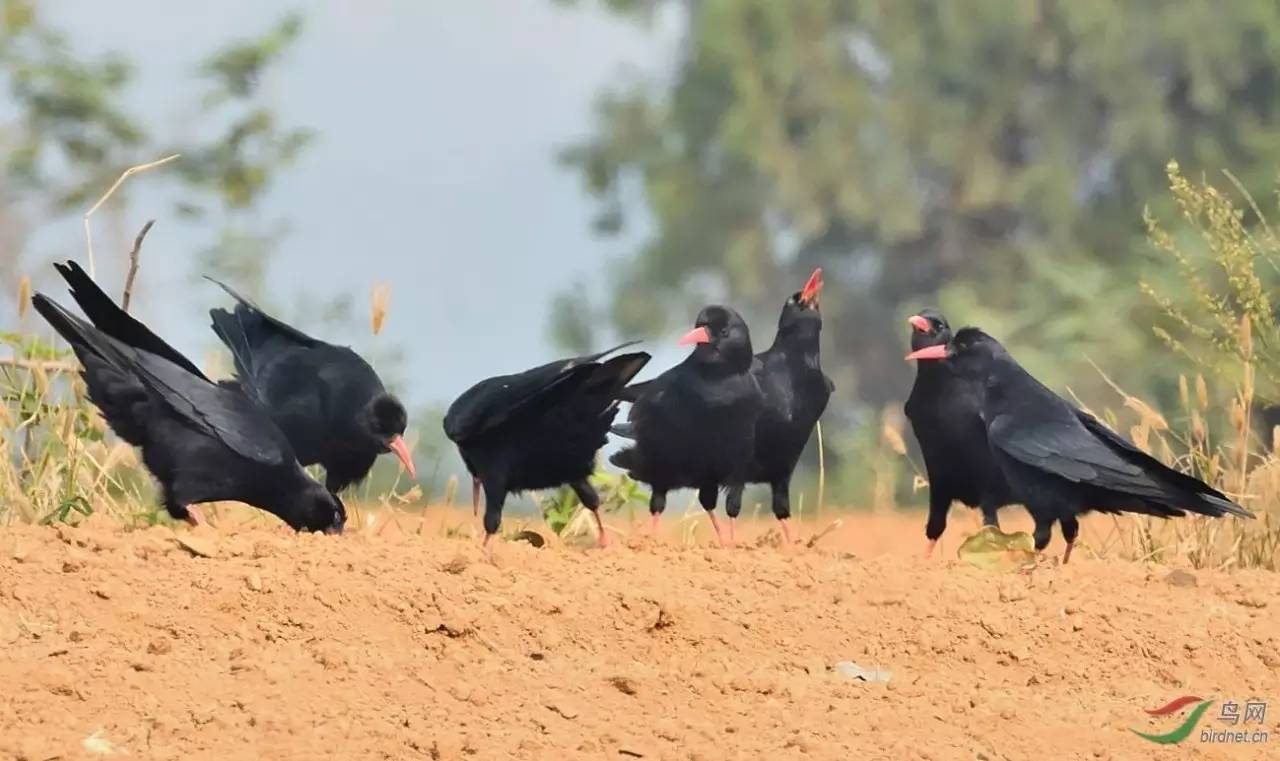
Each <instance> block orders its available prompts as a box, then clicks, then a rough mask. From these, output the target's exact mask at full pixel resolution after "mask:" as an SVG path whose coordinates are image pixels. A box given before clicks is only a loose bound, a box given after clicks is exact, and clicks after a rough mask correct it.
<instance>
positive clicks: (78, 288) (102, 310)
mask: <svg viewBox="0 0 1280 761" xmlns="http://www.w3.org/2000/svg"><path fill="white" fill-rule="evenodd" d="M53 267H54V269H56V270H58V273H59V274H60V275H62V279H63V280H66V281H67V285H68V286H70V287H71V297H72V298H74V299H75V300H76V303H77V304H79V305H80V309H81V310H83V311H84V313H85V314H86V315H87V316H88V317H89V321H90V322H92V323H93V326H94V327H96V328H97V329H98V330H101V331H102V332H103V333H106V334H107V335H109V336H111V337H112V338H114V339H116V340H117V341H120V342H121V343H124V344H127V345H128V346H132V347H134V348H135V349H142V350H143V351H145V352H149V353H151V354H155V355H156V356H159V357H164V358H165V359H167V360H169V361H170V362H172V363H174V364H175V365H178V366H179V367H181V368H182V369H184V370H186V371H187V372H189V373H191V374H192V375H197V376H199V377H201V378H204V377H205V376H204V373H202V372H200V369H199V368H197V367H196V366H195V364H193V363H192V362H191V360H189V359H187V358H186V357H184V356H182V353H181V352H179V351H178V350H177V349H175V348H173V347H172V346H170V345H169V344H168V343H166V342H165V340H164V339H163V338H161V337H160V336H157V335H156V334H155V333H153V332H152V331H151V329H150V328H148V327H147V326H146V325H143V324H142V323H141V322H138V321H137V320H136V319H134V318H133V317H130V316H129V313H128V312H126V311H124V310H123V309H121V308H120V307H119V306H117V305H116V303H115V302H114V301H112V300H111V297H110V296H108V295H107V294H106V293H104V292H103V290H102V289H101V288H99V287H98V284H97V283H95V282H94V281H93V278H91V277H89V273H87V272H85V271H84V270H83V269H82V268H81V267H80V265H79V264H76V263H75V262H72V261H69V262H66V263H65V264H58V263H56V262H55V263H54V265H53Z"/></svg>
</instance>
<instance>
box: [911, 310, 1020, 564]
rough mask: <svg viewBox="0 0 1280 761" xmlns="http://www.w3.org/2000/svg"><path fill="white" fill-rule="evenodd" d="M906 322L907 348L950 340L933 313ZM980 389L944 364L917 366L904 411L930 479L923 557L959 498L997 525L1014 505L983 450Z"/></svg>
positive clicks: (938, 316)
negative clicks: (926, 543) (1001, 513)
mask: <svg viewBox="0 0 1280 761" xmlns="http://www.w3.org/2000/svg"><path fill="white" fill-rule="evenodd" d="M908 322H910V323H911V327H912V328H913V330H912V333H911V349H912V351H917V350H920V349H924V348H927V347H930V346H943V347H945V346H946V345H947V342H949V341H950V340H951V326H950V325H949V324H948V323H947V320H946V318H944V317H943V316H942V315H941V314H939V313H938V312H937V311H936V310H933V309H924V310H922V311H920V313H918V314H915V315H913V316H912V317H911V318H910V319H909V320H908ZM981 408H982V390H981V389H980V388H978V387H976V386H974V384H972V383H969V382H968V381H967V380H965V379H963V378H961V377H959V376H958V375H957V374H956V370H955V367H954V366H953V365H952V364H951V363H949V362H920V363H918V365H917V367H916V381H915V384H914V385H912V386H911V394H910V396H908V397H907V403H906V406H905V407H904V411H905V412H906V415H907V419H908V420H910V421H911V430H912V431H913V432H914V433H915V435H916V441H918V442H920V452H921V454H922V455H923V456H924V468H925V472H926V473H927V474H928V476H929V519H928V521H927V522H926V523H925V527H924V535H925V537H926V538H927V539H928V540H929V546H928V549H927V550H926V551H925V557H929V556H930V555H932V554H933V549H934V547H935V546H936V545H937V543H938V538H939V537H941V536H942V534H943V532H945V531H946V530H947V512H948V511H949V510H950V509H951V503H952V502H953V501H956V500H959V501H960V502H962V503H964V504H965V505H968V506H969V507H976V508H980V509H981V510H982V522H983V524H985V525H988V526H999V525H1000V522H999V520H998V518H997V517H996V511H997V510H999V509H1000V508H1001V507H1004V506H1005V505H1008V504H1011V503H1013V502H1015V500H1014V498H1013V496H1012V495H1011V494H1010V493H1009V485H1008V484H1007V483H1006V482H1005V478H1004V474H1003V473H1002V472H1001V471H1000V466H999V465H997V464H996V461H995V458H993V457H992V455H991V450H990V448H989V447H988V446H987V427H986V425H985V424H984V423H983V422H982V417H981Z"/></svg>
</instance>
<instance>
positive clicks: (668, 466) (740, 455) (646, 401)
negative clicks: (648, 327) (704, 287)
mask: <svg viewBox="0 0 1280 761" xmlns="http://www.w3.org/2000/svg"><path fill="white" fill-rule="evenodd" d="M679 345H681V346H693V351H692V352H690V353H689V356H688V357H686V358H685V360H684V361H683V362H681V363H680V364H678V365H676V366H675V367H673V368H671V369H670V370H667V371H666V372H664V373H663V374H661V375H659V376H658V377H657V378H654V379H653V380H651V381H646V382H644V383H638V384H635V385H632V386H628V387H627V388H626V389H624V390H623V391H622V393H621V394H620V395H619V397H620V398H621V399H623V400H625V401H630V402H632V405H631V410H630V412H629V414H628V420H629V421H630V425H628V426H623V427H621V429H620V432H621V433H622V434H623V435H626V436H629V437H632V438H634V439H635V443H634V444H633V445H632V446H631V447H628V448H627V449H623V450H622V451H620V452H617V453H615V454H614V455H613V456H612V457H611V458H609V461H610V462H612V463H613V464H614V465H617V466H618V467H620V468H623V469H625V470H627V471H628V472H629V473H630V475H631V477H632V478H634V479H636V480H637V481H643V482H645V483H647V484H649V485H650V486H651V487H652V489H653V493H652V495H651V496H650V498H649V513H650V515H651V516H652V524H651V529H652V530H653V531H656V530H657V526H658V519H659V517H660V516H661V515H662V511H663V510H664V509H666V505H667V492H668V491H670V490H671V489H679V488H693V489H697V490H698V500H699V502H700V503H701V504H702V507H703V509H705V510H706V511H707V514H708V516H709V517H710V518H711V523H712V526H713V527H714V528H715V532H716V539H717V540H718V541H719V543H720V544H721V545H722V546H724V545H727V544H729V543H730V539H729V538H727V537H726V536H725V534H724V531H723V529H722V527H721V525H720V521H719V520H717V519H716V514H715V509H716V500H717V499H718V495H719V490H720V488H721V487H729V488H733V487H735V486H741V485H742V483H743V479H744V478H745V476H746V468H747V464H748V462H749V460H750V458H751V454H752V451H753V449H752V447H753V443H754V440H755V426H756V420H757V418H759V417H760V412H761V408H762V407H763V404H764V395H763V394H762V393H761V391H760V386H759V383H758V382H757V381H756V378H755V376H754V375H753V374H752V372H751V365H752V362H753V361H754V357H753V356H752V354H751V332H750V330H748V328H747V323H746V322H745V321H744V320H743V319H742V317H741V315H739V314H738V313H737V312H735V311H734V310H732V309H730V308H728V307H723V306H708V307H706V308H704V309H703V310H702V311H701V312H699V313H698V318H697V320H696V321H695V323H694V328H693V330H690V331H689V332H688V333H686V334H685V335H684V337H682V338H681V339H680V341H679Z"/></svg>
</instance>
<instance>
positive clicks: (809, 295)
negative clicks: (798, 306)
mask: <svg viewBox="0 0 1280 761" xmlns="http://www.w3.org/2000/svg"><path fill="white" fill-rule="evenodd" d="M821 292H822V268H821V267H818V268H816V269H814V271H813V274H812V275H810V276H809V280H808V281H807V282H806V283H805V284H804V290H802V291H800V303H802V304H817V303H818V294H819V293H821Z"/></svg>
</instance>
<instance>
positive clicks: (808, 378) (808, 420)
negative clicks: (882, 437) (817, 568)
mask: <svg viewBox="0 0 1280 761" xmlns="http://www.w3.org/2000/svg"><path fill="white" fill-rule="evenodd" d="M821 291H822V268H821V267H819V268H818V269H815V270H814V271H813V274H812V275H810V276H809V280H808V282H806V283H805V284H804V288H803V289H802V290H800V291H798V292H796V293H794V294H792V295H791V298H789V299H787V303H786V304H783V306H782V314H781V316H780V317H779V318H778V333H777V335H776V336H775V337H774V339H773V345H772V346H770V347H769V348H768V349H767V350H766V351H764V352H762V353H760V354H757V355H756V359H757V360H759V361H758V362H756V363H754V364H753V366H752V374H753V375H754V376H755V378H756V382H757V383H758V384H759V385H760V390H761V391H762V392H764V408H763V409H762V410H761V412H760V419H759V420H757V421H756V433H755V444H754V450H755V451H754V452H753V454H752V457H751V461H750V463H749V465H748V468H747V472H746V482H747V483H752V484H757V483H767V484H769V487H770V490H771V491H772V496H773V514H774V516H775V517H776V518H777V519H778V525H779V526H780V527H781V528H782V535H783V537H784V538H785V539H786V542H787V543H788V544H790V543H791V542H792V537H791V527H790V525H789V521H790V518H791V494H790V490H791V474H792V473H793V472H795V469H796V463H798V462H799V461H800V454H801V453H802V452H804V447H805V445H806V444H807V443H809V436H810V435H811V434H812V433H813V427H814V425H815V424H816V423H817V422H818V418H819V417H821V416H822V412H823V410H825V409H826V408H827V400H828V399H830V397H831V392H832V390H834V388H835V386H834V385H833V384H832V383H831V379H830V378H828V377H827V376H826V374H825V373H823V372H822V362H821V356H820V354H819V348H818V338H819V336H820V335H821V333H822V313H821V312H820V311H819V310H818V296H819V294H820V293H821ZM724 507H725V512H726V513H728V515H729V539H730V541H732V540H733V525H734V523H735V522H737V518H738V513H740V512H741V511H742V487H741V486H731V487H729V489H728V492H727V493H726V494H725V499H724Z"/></svg>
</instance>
